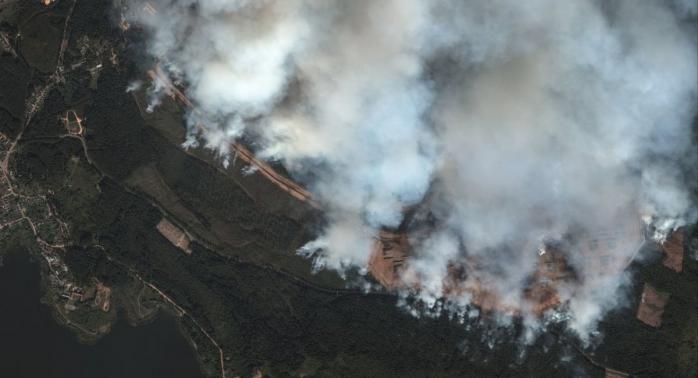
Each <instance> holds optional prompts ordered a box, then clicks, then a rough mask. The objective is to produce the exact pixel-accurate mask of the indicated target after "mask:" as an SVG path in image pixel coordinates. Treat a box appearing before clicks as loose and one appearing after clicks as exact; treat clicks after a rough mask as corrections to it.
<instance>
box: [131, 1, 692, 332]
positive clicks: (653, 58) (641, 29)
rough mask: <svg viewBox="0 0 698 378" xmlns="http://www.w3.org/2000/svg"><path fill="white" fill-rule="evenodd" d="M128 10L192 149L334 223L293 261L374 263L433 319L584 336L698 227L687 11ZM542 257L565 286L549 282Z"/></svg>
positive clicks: (226, 6) (224, 6)
mask: <svg viewBox="0 0 698 378" xmlns="http://www.w3.org/2000/svg"><path fill="white" fill-rule="evenodd" d="M125 5H126V6H127V7H126V8H125V10H124V11H123V16H122V17H123V19H125V20H127V21H128V22H129V24H130V25H136V26H138V27H141V28H144V29H145V31H146V32H147V33H148V36H149V37H148V40H147V43H146V48H147V50H148V51H149V53H150V54H151V56H152V57H153V58H155V59H156V60H157V61H158V62H159V64H160V66H161V67H162V68H163V70H164V72H165V73H166V74H167V75H169V76H171V77H172V78H173V79H174V82H175V84H178V85H183V86H184V87H185V88H186V90H185V91H186V94H187V96H188V97H189V99H190V100H191V103H192V104H193V106H194V107H195V108H196V109H197V110H196V111H194V110H190V111H189V112H188V113H187V120H188V123H189V129H188V140H187V142H186V143H185V145H186V146H196V145H198V144H203V145H205V146H206V147H208V148H211V149H213V150H215V151H217V152H218V153H219V154H220V155H221V156H222V160H223V163H224V164H228V163H229V161H230V160H231V159H233V158H234V156H235V153H234V152H235V151H234V149H231V147H230V146H231V145H234V143H236V142H238V141H245V142H246V143H248V144H249V145H251V146H252V147H253V149H254V150H255V151H256V153H257V155H258V156H260V157H261V158H265V159H268V160H270V161H273V162H277V163H280V164H282V165H283V166H284V167H285V168H286V169H287V170H288V171H289V172H290V174H291V176H293V177H294V178H295V179H297V180H298V181H300V182H302V183H304V184H305V185H306V186H307V187H308V189H309V190H310V192H312V193H313V194H314V196H316V200H317V201H318V202H319V203H320V204H321V206H322V208H323V211H324V218H325V221H324V223H323V226H322V227H320V228H319V229H318V230H317V237H316V238H315V239H314V240H312V241H310V242H309V243H307V244H306V245H304V246H303V247H302V248H301V249H300V253H301V254H303V255H304V256H309V257H312V258H313V259H314V262H315V264H316V266H317V267H318V268H327V269H333V270H337V271H339V272H340V273H341V274H344V273H346V272H347V271H349V270H352V269H358V270H359V271H362V272H366V271H367V270H368V268H371V267H372V268H374V272H373V273H374V276H375V277H376V278H378V280H379V281H381V280H382V281H384V282H383V283H384V284H385V283H386V282H387V280H389V281H390V283H388V284H387V286H391V287H392V288H393V289H397V290H400V291H402V292H403V293H406V294H407V295H409V296H416V297H417V298H419V299H421V303H422V305H421V307H424V306H425V305H426V307H430V308H431V309H433V307H434V306H437V300H438V299H440V298H442V297H444V296H445V297H447V299H448V302H449V306H450V308H452V309H455V310H457V311H467V310H468V308H469V306H470V305H471V304H473V303H474V304H476V305H479V307H483V303H490V304H489V305H486V306H485V307H491V308H500V309H505V311H503V312H506V313H516V314H519V315H523V316H524V317H525V318H526V319H528V321H530V322H531V324H532V325H534V328H535V327H536V326H535V324H536V323H538V320H537V319H538V315H540V314H541V313H544V312H545V311H546V310H548V309H549V308H551V307H553V306H554V305H557V304H564V308H565V310H564V316H565V318H566V319H568V320H569V322H568V325H569V326H570V327H571V328H572V329H574V330H575V331H576V332H578V333H579V335H580V336H582V337H585V336H587V335H588V334H589V333H590V332H593V330H594V328H595V323H596V321H597V320H598V319H599V317H600V316H601V315H602V314H603V313H604V312H605V311H607V310H608V309H610V308H613V307H615V306H617V305H618V304H620V302H621V299H620V298H622V297H621V296H619V295H617V289H618V288H619V287H621V286H622V285H623V283H624V282H625V278H624V275H622V274H620V273H621V272H622V270H623V269H624V267H625V266H627V264H628V263H629V262H630V260H632V258H633V257H634V256H635V254H636V252H637V250H638V248H639V246H640V244H641V243H642V239H643V236H642V235H643V234H644V233H645V232H646V233H648V234H649V236H650V238H651V239H653V240H657V241H660V240H662V239H663V238H664V237H665V236H666V235H667V233H668V232H670V231H672V230H673V229H675V228H677V227H679V226H682V225H684V224H688V223H691V222H693V221H694V220H695V209H694V206H693V204H692V190H693V189H694V184H695V183H694V180H693V177H695V167H696V150H695V145H694V142H693V138H692V129H691V126H692V123H693V119H694V116H695V113H696V83H697V82H698V78H697V77H696V70H695V67H696V64H697V62H696V37H695V36H696V33H695V28H696V9H695V6H693V5H692V3H691V2H680V1H676V2H659V1H645V2H641V3H638V2H632V1H616V2H598V1H577V2H559V1H546V0H537V1H533V2H526V3H520V2H514V1H491V2H479V1H466V2H460V1H447V0H444V1H434V2H429V3H425V2H421V1H382V2H371V1H356V2H351V3H347V2H342V1H329V2H327V1H312V0H307V1H305V0H298V1H263V2H249V1H212V0H211V1H206V0H204V1H189V0H176V1H169V0H167V1H165V0H161V1H150V2H147V3H146V2H143V1H138V0H133V1H126V2H125ZM668 62H671V64H669V63H668ZM165 89H166V87H165V86H163V85H162V83H160V82H157V81H156V85H154V87H153V88H152V90H151V100H150V103H151V105H156V104H157V103H158V102H159V101H160V99H161V98H162V95H163V94H164V93H166V92H167V91H166V90H165ZM192 109H193V108H192ZM201 125H206V127H205V128H202V127H201ZM641 222H642V225H641V226H640V223H641ZM394 232H398V233H402V234H404V235H405V236H404V238H405V239H404V240H403V241H401V242H398V243H397V244H398V245H400V244H401V245H402V246H401V247H400V248H403V249H405V250H404V251H402V252H399V254H402V255H405V256H407V255H408V257H407V258H405V259H404V261H401V265H400V266H399V267H398V268H397V269H394V270H393V266H389V267H388V268H387V269H388V270H391V272H390V274H392V275H395V276H396V277H388V276H386V274H385V273H384V272H377V271H376V269H378V268H376V267H377V266H379V265H380V264H377V263H376V262H377V260H376V259H375V258H372V253H373V254H374V255H375V253H377V252H376V251H377V250H379V249H384V248H383V247H379V248H376V247H375V245H376V244H377V243H378V244H381V243H383V241H380V239H381V235H382V234H383V233H394ZM376 240H378V241H376ZM388 249H390V248H388ZM546 255H547V256H559V257H553V258H552V259H553V260H556V259H557V260H560V261H563V263H562V264H563V265H564V268H562V269H561V270H564V274H566V278H565V279H560V280H558V281H560V282H561V284H560V285H554V286H555V287H554V288H552V289H550V288H548V287H547V282H549V281H550V280H551V278H550V277H549V276H550V275H553V276H555V275H560V274H563V272H562V271H560V272H556V268H552V271H548V272H547V273H546V272H544V271H542V269H547V268H545V266H546V265H545V264H548V265H550V264H555V263H554V262H553V263H550V262H549V261H541V259H543V260H545V259H546V258H547V257H544V256H546ZM401 258H402V257H401ZM557 260H556V261H557ZM558 265H559V264H558ZM542 267H543V268H542ZM602 268H603V269H602ZM380 269H386V268H385V267H383V268H380ZM556 280H557V278H556Z"/></svg>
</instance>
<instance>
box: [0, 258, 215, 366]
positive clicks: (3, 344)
mask: <svg viewBox="0 0 698 378" xmlns="http://www.w3.org/2000/svg"><path fill="white" fill-rule="evenodd" d="M3 260H4V265H3V266H2V267H0V377H2V378H5V377H8V378H10V377H11V378H24V377H26V378H30V377H31V378H34V377H56V378H62V377H66V378H68V377H70V378H83V377H85V378H86V377H89V378H93V377H95V378H97V377H99V378H102V377H105V378H122V377H123V378H126V377H128V378H137V377H143V378H146V377H148V378H155V377H168V378H171V377H182V378H195V377H201V376H202V374H201V372H200V370H199V367H198V365H197V362H196V360H195V357H194V353H193V351H192V350H191V348H190V347H189V345H188V344H187V341H186V340H185V338H184V337H183V336H182V335H181V334H180V333H179V331H178V329H177V324H176V322H175V320H174V319H173V318H172V317H171V316H165V315H161V316H160V317H159V318H158V319H157V320H155V321H154V322H152V323H150V324H147V325H144V326H140V327H136V328H134V327H131V326H129V325H128V324H127V323H126V322H125V321H120V322H119V323H117V324H116V325H115V326H114V327H113V328H112V331H111V333H109V334H108V335H107V336H105V337H104V338H102V339H101V340H99V341H98V342H97V344H95V345H92V346H90V345H83V344H80V343H78V341H77V339H76V337H75V336H74V335H73V334H72V333H71V332H70V331H68V330H67V329H65V328H63V327H61V326H60V325H58V323H56V321H55V320H54V319H53V317H52V315H51V313H50V310H49V308H48V307H47V306H46V305H43V304H41V303H40V302H39V299H40V297H41V289H40V283H39V266H38V264H37V263H35V262H32V261H30V258H29V256H28V254H27V253H21V252H13V253H10V254H9V255H7V256H5V257H4V259H3Z"/></svg>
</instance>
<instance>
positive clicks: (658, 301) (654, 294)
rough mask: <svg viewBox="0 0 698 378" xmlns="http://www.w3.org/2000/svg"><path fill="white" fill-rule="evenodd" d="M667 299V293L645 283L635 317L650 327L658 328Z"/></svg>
mask: <svg viewBox="0 0 698 378" xmlns="http://www.w3.org/2000/svg"><path fill="white" fill-rule="evenodd" d="M668 301H669V293H664V292H661V291H659V290H657V289H655V288H654V287H653V286H652V285H650V284H648V283H645V289H644V290H643V292H642V297H641V298H640V305H639V306H638V308H637V319H638V320H640V321H641V322H643V323H645V324H647V325H648V326H650V327H655V328H659V327H661V325H662V315H664V307H665V306H666V304H667V302H668Z"/></svg>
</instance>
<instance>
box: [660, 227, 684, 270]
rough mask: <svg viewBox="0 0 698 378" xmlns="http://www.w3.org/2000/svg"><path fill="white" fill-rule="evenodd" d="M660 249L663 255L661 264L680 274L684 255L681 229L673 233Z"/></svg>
mask: <svg viewBox="0 0 698 378" xmlns="http://www.w3.org/2000/svg"><path fill="white" fill-rule="evenodd" d="M661 249H662V251H663V252H664V254H665V256H664V260H663V261H662V264H664V266H666V267H667V268H669V269H672V270H674V271H675V272H677V273H681V272H682V271H683V255H684V243H683V229H678V230H676V231H674V232H673V233H672V234H671V235H670V236H669V237H668V238H667V240H665V241H664V243H662V246H661Z"/></svg>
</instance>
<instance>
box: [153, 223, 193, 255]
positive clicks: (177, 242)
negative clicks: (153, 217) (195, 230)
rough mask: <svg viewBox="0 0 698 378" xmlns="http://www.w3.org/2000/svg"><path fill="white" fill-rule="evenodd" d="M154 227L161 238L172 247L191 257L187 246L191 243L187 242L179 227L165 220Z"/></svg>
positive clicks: (187, 239)
mask: <svg viewBox="0 0 698 378" xmlns="http://www.w3.org/2000/svg"><path fill="white" fill-rule="evenodd" d="M155 227H156V228H157V230H158V232H160V234H162V236H164V237H165V238H166V239H167V240H168V241H169V242H170V243H172V245H174V246H175V247H177V248H179V249H181V250H182V251H184V253H186V254H187V255H191V252H192V251H191V247H190V246H189V244H190V242H191V241H190V240H189V237H188V236H187V234H186V233H184V231H182V230H181V229H180V228H179V227H177V226H175V225H174V224H172V222H170V221H169V220H167V218H162V220H161V221H160V223H158V224H157V226H155Z"/></svg>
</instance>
